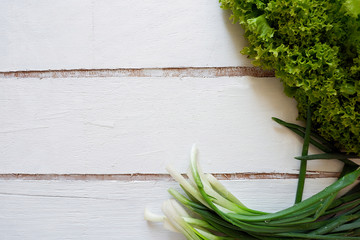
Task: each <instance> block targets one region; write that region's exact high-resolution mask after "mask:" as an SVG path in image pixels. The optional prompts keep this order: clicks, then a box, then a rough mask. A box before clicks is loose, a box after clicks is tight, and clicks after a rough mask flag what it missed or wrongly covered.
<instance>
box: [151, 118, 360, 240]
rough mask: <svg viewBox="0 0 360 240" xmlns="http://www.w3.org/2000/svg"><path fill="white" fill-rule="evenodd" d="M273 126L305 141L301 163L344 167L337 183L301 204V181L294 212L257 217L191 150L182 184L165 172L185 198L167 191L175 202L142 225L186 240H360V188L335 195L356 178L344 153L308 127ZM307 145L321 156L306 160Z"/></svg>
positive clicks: (175, 174) (356, 172)
mask: <svg viewBox="0 0 360 240" xmlns="http://www.w3.org/2000/svg"><path fill="white" fill-rule="evenodd" d="M309 112H310V111H309ZM309 116H310V115H309ZM273 120H275V121H276V122H277V123H279V124H281V125H283V126H285V127H287V128H288V129H290V130H292V131H293V132H294V133H296V134H298V135H299V136H301V137H303V138H304V139H305V140H304V146H303V152H302V153H303V154H302V156H300V157H297V159H299V160H300V161H304V162H306V161H308V160H312V159H330V158H331V157H336V158H337V159H339V161H342V162H343V163H344V167H343V171H342V172H341V174H340V176H339V178H338V180H337V181H335V182H334V183H333V184H331V185H329V186H328V187H326V188H325V189H323V190H322V191H320V192H318V193H317V194H315V195H313V196H311V197H310V198H307V199H305V200H302V193H303V186H304V185H303V184H304V181H299V184H298V188H297V194H296V201H295V203H294V205H293V206H291V207H289V208H286V209H283V210H280V211H278V212H273V213H269V212H263V211H258V210H256V209H251V208H248V207H246V206H245V205H244V204H243V203H242V202H241V201H240V200H239V199H238V198H236V197H235V196H234V195H233V194H232V193H231V192H230V191H229V190H227V189H226V187H225V186H224V185H222V184H221V182H220V181H218V180H217V179H216V178H215V177H214V176H213V175H211V174H208V173H204V172H203V171H202V170H201V168H200V166H199V162H198V150H197V147H196V145H193V147H192V150H191V155H190V171H189V172H188V173H187V177H186V178H185V177H184V176H183V175H182V174H180V173H179V172H177V171H176V170H175V169H173V168H172V167H171V166H168V167H167V171H168V172H169V174H170V175H171V176H172V177H173V178H174V179H175V180H176V181H177V182H178V183H179V185H180V187H181V188H182V189H183V193H180V192H179V191H177V190H175V189H173V188H170V189H169V190H168V191H169V193H170V194H171V195H172V197H173V199H169V200H167V201H165V202H164V203H163V206H162V211H163V213H164V216H160V215H156V214H153V213H152V212H150V211H149V210H148V209H146V210H145V219H146V220H148V221H153V222H162V223H163V224H164V227H165V228H166V229H168V230H171V231H175V232H180V233H182V234H183V235H184V236H185V237H186V238H187V239H189V240H232V239H234V240H235V239H245V240H247V239H249V240H250V239H260V240H276V239H341V240H342V239H344V240H345V239H360V185H359V184H357V185H356V184H355V186H354V187H352V188H351V190H350V191H348V192H347V193H345V194H343V195H339V192H340V191H342V190H344V188H346V187H348V186H350V185H354V183H355V181H356V180H357V179H358V177H359V176H360V169H359V168H358V165H357V164H356V163H355V162H353V161H352V160H350V159H349V158H348V157H349V155H348V154H347V153H342V152H334V149H335V148H334V147H333V146H332V145H331V144H330V143H329V142H326V141H325V139H323V138H321V137H319V136H318V135H316V134H314V133H312V132H311V131H309V128H310V127H311V122H310V121H308V122H307V124H306V127H302V126H299V125H296V124H293V123H287V122H284V121H282V120H280V119H278V118H273ZM309 122H310V123H309ZM309 144H312V145H314V146H315V147H317V148H319V149H320V150H323V151H324V154H320V155H307V150H306V149H307V148H308V145H309ZM304 149H305V150H304ZM317 156H319V158H316V157H317ZM351 157H354V156H351ZM305 166H306V165H305ZM305 173H306V168H305V170H304V169H301V171H300V174H299V175H301V174H303V175H304V179H305ZM299 178H300V177H299ZM299 199H300V200H299Z"/></svg>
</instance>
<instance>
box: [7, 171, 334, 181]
mask: <svg viewBox="0 0 360 240" xmlns="http://www.w3.org/2000/svg"><path fill="white" fill-rule="evenodd" d="M183 175H184V177H185V178H186V174H183ZM213 175H214V176H215V177H216V178H217V179H219V180H239V179H297V178H298V174H294V173H274V172H272V173H258V172H255V173H254V172H247V173H213ZM338 176H339V173H336V172H323V171H308V173H307V174H306V177H307V178H337V177H338ZM0 180H64V181H67V180H72V181H74V180H75V181H79V180H80V181H104V180H105V181H108V180H116V181H158V180H171V176H170V175H169V174H165V173H130V174H25V173H3V174H0Z"/></svg>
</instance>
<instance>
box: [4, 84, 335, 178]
mask: <svg viewBox="0 0 360 240" xmlns="http://www.w3.org/2000/svg"><path fill="white" fill-rule="evenodd" d="M0 84H1V89H0V96H1V101H0V108H1V109H3V111H4V112H6V114H2V115H0V122H1V124H0V134H1V138H0V145H1V146H3V148H2V149H3V150H2V152H1V158H2V159H3V163H2V167H1V170H0V172H1V173H99V172H100V173H108V174H109V173H164V172H165V170H164V166H165V165H166V164H168V163H172V164H173V165H175V166H176V167H177V168H179V169H181V170H182V171H185V170H186V167H187V165H188V161H187V160H188V152H189V149H190V147H191V145H192V143H197V144H198V146H199V148H200V152H201V157H202V161H203V162H204V164H203V165H204V167H205V169H206V170H207V171H208V172H220V173H234V172H290V173H297V169H298V166H299V162H298V161H297V160H295V159H293V157H294V156H297V155H299V154H300V150H301V140H300V139H299V138H298V137H297V136H295V135H294V134H292V133H291V132H289V130H287V129H285V128H284V127H281V126H279V125H277V123H275V122H273V121H272V120H271V117H273V116H276V117H279V118H282V119H284V120H288V121H294V120H295V119H296V116H297V112H296V104H295V102H294V101H293V100H291V99H289V98H288V97H287V96H285V94H284V93H283V90H282V85H281V83H280V82H279V81H278V80H277V79H275V78H253V77H231V78H228V77H224V78H206V79H204V78H74V79H72V78H68V79H2V80H0ZM254 163H256V164H254ZM229 166H231V167H229ZM339 166H340V164H336V163H334V164H333V165H332V164H330V165H328V164H324V163H323V162H320V163H316V162H315V161H313V162H309V170H322V171H337V170H338V168H339Z"/></svg>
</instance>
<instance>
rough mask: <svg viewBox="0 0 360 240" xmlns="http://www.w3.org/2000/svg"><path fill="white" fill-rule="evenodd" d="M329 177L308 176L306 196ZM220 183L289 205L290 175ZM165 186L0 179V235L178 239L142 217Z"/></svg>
mask: <svg viewBox="0 0 360 240" xmlns="http://www.w3.org/2000/svg"><path fill="white" fill-rule="evenodd" d="M333 180H334V179H309V181H308V183H309V184H308V185H307V186H308V188H307V189H306V194H305V195H306V196H309V195H310V194H313V193H315V192H318V191H320V190H321V189H322V188H323V187H324V186H327V185H328V184H331V182H332V181H333ZM223 183H224V185H225V186H226V187H227V188H228V189H229V190H230V191H232V192H233V193H234V194H235V195H236V196H237V197H238V198H239V199H240V200H241V201H242V202H243V203H244V204H245V205H247V206H248V207H251V208H254V209H258V210H263V211H269V212H272V211H276V210H279V209H282V208H285V207H288V206H291V204H293V199H294V189H295V186H296V180H295V179H288V180H275V179H272V180H251V181H249V180H238V181H223ZM169 187H175V188H177V189H179V187H177V184H176V183H175V182H172V181H158V182H117V181H25V182H23V181H0V189H1V190H0V200H1V204H0V239H6V240H18V239H22V240H32V239H46V240H53V239H58V240H60V239H61V240H64V239H87V240H90V239H94V240H95V239H96V240H97V239H124V240H125V239H126V240H134V239H147V240H159V239H164V240H165V239H168V240H169V239H171V240H182V239H185V238H183V237H182V236H181V235H179V234H176V233H171V232H168V231H166V230H163V228H162V225H161V224H153V223H147V222H146V221H145V220H143V212H144V207H145V206H146V207H147V208H149V209H150V210H151V211H153V212H156V213H158V214H161V211H160V208H161V204H162V202H163V201H164V200H166V199H168V198H169V197H170V196H169V194H168V193H167V192H166V189H167V188H169ZM274 188H276V194H273V192H274ZM254 189H256V191H254ZM306 196H305V197H306Z"/></svg>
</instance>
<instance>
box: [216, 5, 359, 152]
mask: <svg viewBox="0 0 360 240" xmlns="http://www.w3.org/2000/svg"><path fill="white" fill-rule="evenodd" d="M220 2H221V6H222V8H224V9H231V10H232V12H233V14H232V20H233V21H234V22H239V23H240V24H241V25H242V27H243V28H244V29H245V37H246V38H247V39H248V41H249V46H248V47H245V48H244V49H243V50H242V53H243V54H246V55H248V56H249V57H250V58H251V59H253V64H254V65H256V66H261V67H263V68H264V69H272V70H274V71H275V74H276V76H277V77H278V78H280V79H281V81H282V82H283V84H284V88H285V93H286V94H287V95H288V96H290V97H294V98H295V99H296V100H297V102H298V110H299V117H300V118H301V119H305V118H306V110H307V109H308V106H309V105H310V106H311V108H312V109H313V113H312V122H313V129H315V130H316V131H317V132H318V133H319V134H320V135H321V136H322V137H324V138H325V139H326V140H328V141H332V142H335V143H336V147H337V148H339V149H344V150H345V151H346V152H348V153H356V154H359V153H360V18H359V14H360V0H331V1H330V0H292V1H289V0H220Z"/></svg>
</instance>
